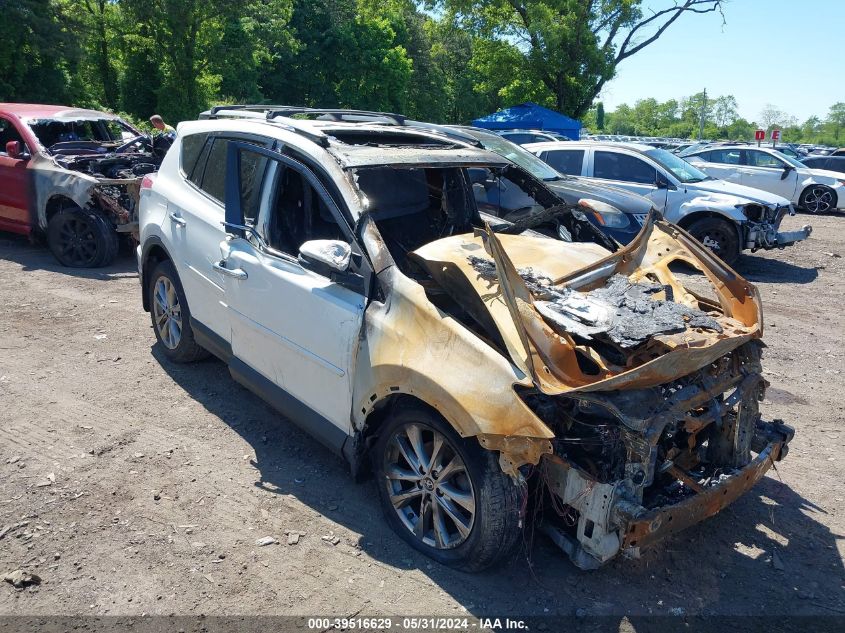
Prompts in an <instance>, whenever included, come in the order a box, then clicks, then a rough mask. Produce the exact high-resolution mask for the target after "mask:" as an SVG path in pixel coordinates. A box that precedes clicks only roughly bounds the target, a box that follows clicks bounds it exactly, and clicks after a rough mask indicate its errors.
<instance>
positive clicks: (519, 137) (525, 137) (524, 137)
mask: <svg viewBox="0 0 845 633" xmlns="http://www.w3.org/2000/svg"><path fill="white" fill-rule="evenodd" d="M502 136H504V137H505V138H506V139H508V140H509V141H510V142H512V143H517V144H519V145H524V144H525V143H536V142H537V141H538V140H540V141H547V140H548V139H545V138H541V139H537V137H536V136H534V135H533V134H502Z"/></svg>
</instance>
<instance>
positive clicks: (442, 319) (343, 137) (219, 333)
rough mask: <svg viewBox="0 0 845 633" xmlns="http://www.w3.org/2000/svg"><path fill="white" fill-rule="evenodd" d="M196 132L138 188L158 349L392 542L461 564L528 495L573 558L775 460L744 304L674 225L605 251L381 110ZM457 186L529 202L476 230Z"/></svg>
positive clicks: (606, 243) (235, 116)
mask: <svg viewBox="0 0 845 633" xmlns="http://www.w3.org/2000/svg"><path fill="white" fill-rule="evenodd" d="M296 116H299V117H302V116H305V117H311V119H302V118H295V117H296ZM208 118H209V120H204V121H196V122H189V123H183V124H181V125H180V126H179V133H178V137H177V139H176V142H175V143H174V145H173V148H172V149H171V150H170V152H169V153H168V154H167V157H166V158H165V160H164V162H163V164H162V166H161V170H160V171H159V172H158V175H157V176H156V177H148V178H146V179H145V180H144V183H143V187H142V190H141V228H140V231H141V244H140V246H139V248H138V264H139V272H140V279H141V283H142V289H143V305H144V308H145V309H147V310H149V311H150V313H151V317H152V324H153V329H154V331H155V336H156V337H157V339H158V342H159V344H160V346H161V349H162V351H163V353H164V354H165V356H166V357H167V358H169V359H170V360H173V361H192V360H197V359H200V358H202V357H204V356H207V355H208V353H209V352H211V353H213V354H214V355H216V356H218V357H219V358H221V359H222V360H223V361H225V362H226V363H227V364H228V366H229V370H230V372H231V374H232V376H233V377H234V378H235V379H236V380H237V381H239V382H241V383H242V384H244V385H246V386H247V387H248V388H250V389H251V390H253V391H254V392H255V393H257V394H259V395H260V396H261V397H262V398H264V399H266V400H267V401H268V402H269V403H271V404H272V405H274V406H275V407H276V408H277V409H279V410H280V411H282V412H283V413H284V414H285V416H286V417H288V418H289V419H290V420H292V421H293V422H295V423H297V424H299V425H301V426H303V427H304V428H305V429H306V430H308V431H309V432H311V433H312V434H314V435H315V436H316V437H317V438H318V439H319V440H321V441H322V442H323V443H325V444H326V445H327V446H329V447H330V448H332V449H333V450H335V451H336V452H337V453H338V454H339V455H341V456H342V457H343V459H345V460H346V461H347V462H348V463H349V465H350V468H351V470H352V471H353V473H356V474H357V473H361V474H364V473H366V472H368V471H370V470H371V471H372V473H373V474H374V477H375V480H376V485H377V488H378V493H379V499H380V503H381V505H382V507H383V509H384V513H385V517H386V520H387V521H388V522H389V524H390V525H391V526H392V527H393V528H394V529H395V530H396V531H397V533H398V534H399V535H400V536H401V537H402V538H403V539H405V540H406V541H407V542H408V543H409V544H411V545H412V546H413V547H415V548H417V549H419V550H421V551H423V552H425V553H426V554H428V555H429V556H431V557H433V558H435V559H436V560H438V561H440V562H442V563H444V564H447V565H452V566H455V567H458V568H461V569H465V570H479V569H482V568H484V567H486V566H488V565H490V564H492V563H494V562H496V561H498V560H500V559H502V558H503V557H506V556H507V555H508V554H509V552H511V551H512V549H513V547H514V545H515V544H516V543H517V542H518V541H519V536H520V530H521V529H522V527H523V525H524V521H525V519H526V508H527V507H528V506H527V503H528V502H529V501H534V500H538V501H539V500H541V499H546V500H547V501H548V503H544V504H540V505H538V506H537V507H538V508H546V511H547V515H548V516H546V518H545V520H544V521H543V523H542V526H543V529H544V530H545V531H547V532H548V533H549V534H550V536H551V537H552V538H553V539H554V540H555V542H557V543H558V544H559V545H561V547H563V549H564V550H565V551H566V552H567V553H568V554H569V555H570V556H571V557H572V559H573V560H574V561H575V563H576V564H578V565H579V566H581V567H595V566H597V565H599V564H601V563H603V562H605V561H607V560H609V559H610V558H612V557H613V556H615V555H616V554H618V553H619V552H621V551H623V550H625V551H627V552H628V553H629V554H632V555H636V553H637V552H638V551H639V548H640V547H642V546H646V545H649V544H651V543H654V542H655V541H657V540H659V539H660V538H661V537H663V536H665V535H667V534H670V533H672V532H674V531H675V530H677V529H680V528H682V527H685V526H687V525H690V524H692V523H695V522H698V521H700V520H702V519H703V518H705V517H707V516H710V515H712V514H715V513H716V512H718V511H719V510H720V509H721V508H722V507H724V506H725V505H727V504H728V503H730V502H731V501H733V500H734V499H736V498H737V497H739V496H740V495H741V494H742V493H743V492H745V491H746V490H748V489H749V488H750V487H751V486H752V485H753V484H754V482H756V481H757V480H758V479H759V478H760V477H762V476H763V474H764V473H765V471H766V470H767V469H768V468H769V466H770V465H771V464H772V462H773V460H777V459H780V458H781V457H782V456H783V455H785V453H786V449H787V446H786V445H787V443H788V442H789V440H790V439H791V437H792V431H791V429H790V428H789V427H787V426H785V425H783V424H780V423H772V424H768V423H764V422H762V421H760V418H759V415H758V414H757V406H758V400H759V399H760V398H761V397H762V394H763V392H764V390H765V384H766V383H765V381H764V380H763V378H762V376H761V367H760V345H759V342H758V340H757V339H759V338H760V336H761V335H762V316H761V313H760V304H759V298H758V295H757V292H756V290H755V288H754V287H753V286H752V285H751V284H749V283H748V282H747V281H745V280H744V279H742V278H741V277H739V276H738V275H736V274H735V273H733V271H731V270H730V269H728V268H726V267H725V266H724V264H723V263H722V262H721V261H719V260H718V259H716V258H714V257H712V256H711V255H710V254H709V253H708V252H707V251H706V250H705V249H703V248H702V247H701V246H700V245H699V244H698V242H696V241H695V240H693V239H692V238H690V237H689V236H688V235H687V234H686V233H684V232H683V231H680V230H678V229H677V228H676V227H674V226H672V225H669V224H667V223H665V222H662V221H659V222H652V221H651V219H649V220H647V221H646V222H645V226H644V228H643V230H642V231H641V232H640V234H639V235H638V236H637V238H635V239H634V241H633V242H632V243H631V244H629V245H628V246H626V247H624V248H619V247H618V245H617V244H616V243H615V242H613V241H612V240H610V239H608V238H607V237H605V236H604V235H603V234H602V233H600V232H599V231H598V229H596V228H595V227H594V226H593V225H592V224H590V223H589V222H588V221H587V220H586V218H585V217H584V215H583V213H582V212H581V211H580V210H579V207H578V206H570V205H567V204H562V203H561V201H560V199H559V198H558V197H557V196H556V195H555V194H554V193H552V192H551V191H550V190H549V189H547V188H546V187H545V185H544V184H543V183H542V182H541V181H539V180H537V179H535V178H534V177H533V176H531V175H530V174H528V173H527V172H525V171H523V170H522V169H521V168H519V167H517V166H516V165H514V164H512V163H509V162H508V161H507V160H506V159H504V158H502V157H500V156H498V155H496V154H492V153H489V152H487V151H484V150H481V149H477V148H473V147H467V146H462V145H460V144H458V143H456V141H455V139H454V138H450V137H449V136H446V135H443V134H442V133H437V132H433V131H423V130H420V129H413V128H411V127H409V126H405V125H404V119H403V118H402V117H401V116H398V115H382V114H373V113H360V112H352V113H350V112H348V111H336V110H328V111H311V110H305V109H292V108H285V109H280V110H277V111H270V112H266V113H265V112H262V111H257V109H256V108H248V107H247V108H241V109H233V108H228V109H226V110H218V109H215V110H212V112H210V113H209V115H208ZM480 177H483V178H484V179H485V180H489V181H490V186H498V187H517V188H519V189H520V190H521V191H522V192H524V195H525V196H526V199H527V200H529V202H530V204H528V206H526V208H525V209H524V210H523V212H522V213H521V214H520V215H519V217H517V218H514V219H512V221H505V220H497V219H496V218H494V217H491V216H487V217H488V218H489V221H483V220H482V216H481V215H480V214H479V210H478V208H477V206H476V198H475V196H474V195H473V187H474V185H475V184H476V183H477V181H478V178H480ZM582 204H584V205H589V204H590V202H589V201H582ZM676 260H683V261H685V262H687V263H688V264H689V265H692V266H695V267H697V268H698V269H700V270H701V271H702V272H703V273H704V275H705V278H706V279H707V280H709V281H710V296H708V297H704V296H699V295H698V294H695V293H694V292H693V291H692V290H689V289H687V288H685V287H684V286H683V285H682V284H681V282H680V281H679V280H678V279H677V278H676V277H675V276H674V275H673V274H672V272H671V271H670V269H669V265H670V264H671V263H672V262H673V261H676ZM723 394H724V397H723ZM529 484H530V485H529ZM529 490H531V491H532V493H530V494H529ZM552 509H557V510H559V511H560V514H558V513H557V512H553V511H551V510H552ZM538 512H539V510H538ZM675 513H677V514H675ZM673 516H675V520H674V521H672V518H673Z"/></svg>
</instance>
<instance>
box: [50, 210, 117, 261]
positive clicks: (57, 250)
mask: <svg viewBox="0 0 845 633" xmlns="http://www.w3.org/2000/svg"><path fill="white" fill-rule="evenodd" d="M47 245H48V246H49V247H50V250H51V251H52V253H53V255H55V257H56V259H58V260H59V262H61V263H62V264H63V265H64V266H69V267H71V268H97V267H99V266H107V265H108V264H110V263H111V262H112V261H114V258H115V256H116V255H117V251H118V246H119V241H118V237H117V233H115V231H114V228H113V227H112V225H111V223H110V222H109V221H108V220H107V219H106V218H104V217H103V216H102V215H101V214H100V213H98V212H97V211H94V210H90V209H89V210H86V209H82V208H81V207H78V206H76V205H73V206H68V207H65V208H63V209H60V210H59V211H57V212H56V214H55V215H53V217H52V218H50V222H49V223H48V224H47Z"/></svg>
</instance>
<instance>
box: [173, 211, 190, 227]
mask: <svg viewBox="0 0 845 633" xmlns="http://www.w3.org/2000/svg"><path fill="white" fill-rule="evenodd" d="M170 221H171V222H173V224H175V225H176V226H178V227H179V228H180V229H182V228H185V226H186V225H187V224H188V223H187V222H185V220H184V219H183V218H182V216H180V215H177V214H176V212H175V211H171V212H170Z"/></svg>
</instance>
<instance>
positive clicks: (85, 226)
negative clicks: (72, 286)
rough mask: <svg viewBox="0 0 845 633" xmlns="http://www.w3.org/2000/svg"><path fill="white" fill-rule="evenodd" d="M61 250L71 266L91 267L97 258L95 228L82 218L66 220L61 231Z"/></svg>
mask: <svg viewBox="0 0 845 633" xmlns="http://www.w3.org/2000/svg"><path fill="white" fill-rule="evenodd" d="M59 250H60V252H61V254H62V256H63V257H64V258H65V259H66V261H67V262H68V264H69V265H71V266H78V267H84V266H87V265H90V263H91V262H92V261H93V260H94V259H95V258H96V256H97V237H96V235H95V234H94V227H93V226H91V224H90V223H89V222H88V221H86V220H84V219H82V218H76V217H69V218H66V219H65V221H64V222H62V224H61V227H60V229H59Z"/></svg>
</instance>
